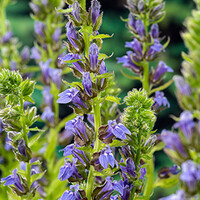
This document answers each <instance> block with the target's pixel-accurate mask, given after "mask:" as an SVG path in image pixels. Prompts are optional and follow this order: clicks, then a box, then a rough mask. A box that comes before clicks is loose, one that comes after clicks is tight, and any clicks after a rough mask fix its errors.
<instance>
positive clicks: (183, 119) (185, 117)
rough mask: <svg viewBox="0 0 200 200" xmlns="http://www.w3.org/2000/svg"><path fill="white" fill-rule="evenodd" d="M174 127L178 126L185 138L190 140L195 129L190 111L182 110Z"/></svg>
mask: <svg viewBox="0 0 200 200" xmlns="http://www.w3.org/2000/svg"><path fill="white" fill-rule="evenodd" d="M174 128H180V129H181V130H182V131H183V133H184V135H185V137H186V139H187V140H188V141H191V137H192V133H193V131H194V129H195V122H194V121H193V115H192V113H191V112H190V111H187V110H186V111H183V112H182V113H181V115H180V121H179V122H177V123H175V124H174Z"/></svg>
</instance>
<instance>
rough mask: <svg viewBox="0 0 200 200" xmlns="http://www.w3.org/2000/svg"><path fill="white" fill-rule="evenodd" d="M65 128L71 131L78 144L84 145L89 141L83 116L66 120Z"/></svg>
mask: <svg viewBox="0 0 200 200" xmlns="http://www.w3.org/2000/svg"><path fill="white" fill-rule="evenodd" d="M65 130H68V131H71V132H73V134H74V135H75V142H76V143H77V144H78V145H80V146H83V145H86V144H87V143H88V142H89V137H88V134H87V130H86V127H85V124H84V122H83V117H80V116H78V117H76V118H74V119H73V120H70V121H68V122H66V124H65Z"/></svg>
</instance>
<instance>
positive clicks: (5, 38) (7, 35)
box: [2, 31, 13, 44]
mask: <svg viewBox="0 0 200 200" xmlns="http://www.w3.org/2000/svg"><path fill="white" fill-rule="evenodd" d="M12 36H13V33H12V31H8V32H6V33H5V35H3V37H2V43H3V44H5V43H7V42H9V41H10V39H11V38H12Z"/></svg>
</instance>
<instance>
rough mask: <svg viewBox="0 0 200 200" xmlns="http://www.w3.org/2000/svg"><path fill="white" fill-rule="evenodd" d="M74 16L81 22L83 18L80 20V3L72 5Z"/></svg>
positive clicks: (76, 2) (75, 2)
mask: <svg viewBox="0 0 200 200" xmlns="http://www.w3.org/2000/svg"><path fill="white" fill-rule="evenodd" d="M72 15H73V16H74V18H75V19H76V20H77V21H78V22H80V20H81V18H80V4H79V3H78V1H74V3H73V4H72Z"/></svg>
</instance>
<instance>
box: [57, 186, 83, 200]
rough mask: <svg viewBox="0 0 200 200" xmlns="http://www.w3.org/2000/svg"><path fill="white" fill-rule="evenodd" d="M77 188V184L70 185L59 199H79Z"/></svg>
mask: <svg viewBox="0 0 200 200" xmlns="http://www.w3.org/2000/svg"><path fill="white" fill-rule="evenodd" d="M78 190H79V185H70V190H69V191H68V190H66V191H65V192H64V193H63V195H62V196H61V197H60V199H59V200H81V197H80V194H79V192H78Z"/></svg>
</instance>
